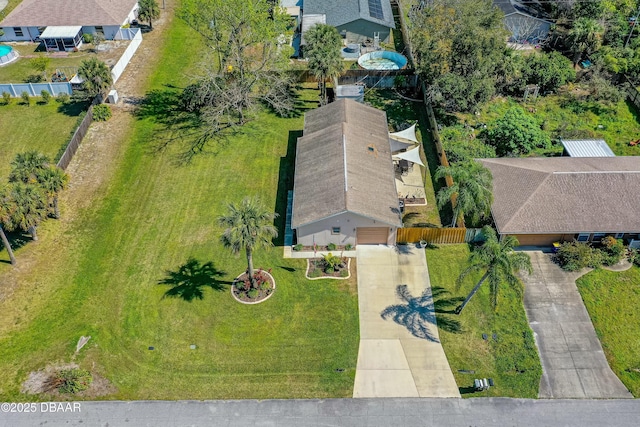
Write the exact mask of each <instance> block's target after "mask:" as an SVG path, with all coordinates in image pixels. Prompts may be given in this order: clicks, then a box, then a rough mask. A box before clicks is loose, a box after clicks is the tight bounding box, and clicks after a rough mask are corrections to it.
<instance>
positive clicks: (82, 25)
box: [0, 0, 138, 50]
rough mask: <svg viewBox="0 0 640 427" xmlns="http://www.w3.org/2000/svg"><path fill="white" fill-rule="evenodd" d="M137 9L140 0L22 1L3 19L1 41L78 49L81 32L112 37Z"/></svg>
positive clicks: (107, 38) (80, 42) (131, 17)
mask: <svg viewBox="0 0 640 427" xmlns="http://www.w3.org/2000/svg"><path fill="white" fill-rule="evenodd" d="M137 11H138V1H137V0H23V1H22V3H20V4H19V5H18V6H17V7H16V8H15V9H14V10H13V11H11V13H9V15H8V16H7V17H6V18H5V19H3V20H2V22H0V28H2V30H3V31H4V36H2V37H0V41H30V42H34V41H40V40H43V41H45V43H46V47H47V49H48V50H75V49H77V48H78V47H79V46H80V44H82V34H86V33H89V34H96V33H99V34H102V35H103V36H104V38H105V39H106V40H113V39H114V37H115V36H116V34H117V33H118V30H120V28H121V27H122V26H123V25H126V24H129V23H130V22H131V21H133V20H134V19H136V16H137Z"/></svg>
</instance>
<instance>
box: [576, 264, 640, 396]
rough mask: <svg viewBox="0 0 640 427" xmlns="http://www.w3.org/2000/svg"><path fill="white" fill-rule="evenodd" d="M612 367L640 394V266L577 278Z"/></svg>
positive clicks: (596, 272) (632, 391)
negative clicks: (639, 335)
mask: <svg viewBox="0 0 640 427" xmlns="http://www.w3.org/2000/svg"><path fill="white" fill-rule="evenodd" d="M576 283H577V285H578V290H579V291H580V295H582V300H583V301H584V304H585V306H586V307H587V311H588V312H589V316H590V317H591V321H592V322H593V326H594V327H595V329H596V333H597V334H598V338H599V339H600V342H601V343H602V347H603V349H604V353H605V354H606V356H607V360H608V361H609V366H611V369H613V372H615V373H616V375H617V376H618V378H620V380H622V382H623V383H624V385H625V386H627V388H628V389H629V391H631V393H632V394H633V395H634V396H635V397H640V340H639V339H638V325H640V312H638V309H637V307H639V306H640V268H638V267H632V268H631V269H630V270H627V271H623V272H613V271H608V270H601V269H598V270H594V271H592V272H590V273H588V274H586V275H584V276H583V277H581V278H580V279H578V280H577V281H576Z"/></svg>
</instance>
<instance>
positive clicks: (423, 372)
mask: <svg viewBox="0 0 640 427" xmlns="http://www.w3.org/2000/svg"><path fill="white" fill-rule="evenodd" d="M402 251H403V252H398V251H397V250H396V249H395V248H392V247H386V246H367V245H359V246H358V247H357V262H358V305H359V309H360V348H359V351H358V365H357V368H356V378H355V385H354V389H353V397H460V393H459V391H458V386H457V385H456V382H455V380H454V378H453V374H452V373H451V368H450V367H449V362H448V360H447V357H446V356H445V354H444V350H443V349H442V345H441V344H440V342H439V338H438V328H437V327H436V324H435V313H434V311H433V299H432V298H431V287H430V284H429V271H428V269H427V260H426V257H425V254H424V250H421V249H416V248H415V247H413V248H411V249H402ZM403 285H406V286H403ZM399 292H400V294H399ZM383 313H384V314H385V318H383V316H382V315H383Z"/></svg>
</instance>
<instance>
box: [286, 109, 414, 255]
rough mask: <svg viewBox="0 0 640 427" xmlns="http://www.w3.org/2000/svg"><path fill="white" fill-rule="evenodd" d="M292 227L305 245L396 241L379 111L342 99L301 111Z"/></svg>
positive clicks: (394, 203)
mask: <svg viewBox="0 0 640 427" xmlns="http://www.w3.org/2000/svg"><path fill="white" fill-rule="evenodd" d="M291 226H292V228H293V229H294V230H296V234H297V241H298V243H300V244H302V245H305V246H312V245H314V244H317V245H319V246H325V245H327V244H329V243H334V244H336V245H347V244H351V245H355V244H359V245H362V244H385V245H386V244H388V245H394V244H395V243H396V232H397V229H398V227H402V220H401V217H400V209H399V204H398V193H397V190H396V184H395V173H394V166H393V161H392V159H391V145H390V142H389V131H388V127H387V115H386V113H385V112H384V111H381V110H378V109H376V108H373V107H369V106H366V105H363V104H360V103H358V102H356V101H353V100H350V99H342V100H339V101H336V102H334V103H331V104H329V105H325V106H323V107H320V108H318V109H316V110H312V111H309V112H307V113H306V114H305V116H304V135H303V136H302V137H300V138H299V139H298V144H297V149H296V162H295V182H294V189H293V215H292V218H291Z"/></svg>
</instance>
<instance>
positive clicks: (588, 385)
mask: <svg viewBox="0 0 640 427" xmlns="http://www.w3.org/2000/svg"><path fill="white" fill-rule="evenodd" d="M527 253H528V254H529V256H531V263H532V264H533V270H534V271H533V274H532V275H530V276H527V275H526V274H525V275H523V280H524V282H525V295H524V305H525V309H526V312H527V317H528V319H529V324H530V325H531V329H533V331H534V335H535V340H536V345H537V346H538V351H539V353H540V359H541V361H542V370H543V375H542V378H541V380H540V390H539V397H541V398H569V399H571V398H631V397H632V396H631V394H630V393H629V391H627V389H626V387H625V386H624V385H623V384H622V382H621V381H620V380H619V379H618V377H617V376H616V375H615V374H614V373H613V371H612V370H611V368H609V364H608V363H607V359H606V357H605V355H604V352H603V351H602V346H601V344H600V341H599V340H598V337H597V335H596V332H595V330H594V329H593V324H592V323H591V318H590V317H589V314H588V313H587V310H586V308H585V307H584V304H583V302H582V298H581V297H580V293H579V292H578V289H577V288H576V284H575V280H576V279H577V278H578V277H580V275H581V274H580V273H567V272H564V271H562V270H561V269H560V267H558V266H557V265H556V264H554V263H553V262H551V259H550V257H549V255H548V254H545V253H542V252H541V251H529V252H527Z"/></svg>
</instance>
